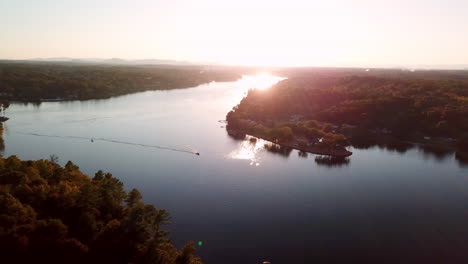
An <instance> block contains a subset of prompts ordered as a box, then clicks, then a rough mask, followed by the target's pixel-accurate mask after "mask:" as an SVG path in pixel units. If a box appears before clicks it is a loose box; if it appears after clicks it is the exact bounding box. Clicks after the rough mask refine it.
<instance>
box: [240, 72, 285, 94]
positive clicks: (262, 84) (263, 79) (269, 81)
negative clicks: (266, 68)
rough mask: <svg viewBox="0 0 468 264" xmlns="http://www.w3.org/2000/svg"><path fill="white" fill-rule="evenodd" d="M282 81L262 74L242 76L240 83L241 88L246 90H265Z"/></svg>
mask: <svg viewBox="0 0 468 264" xmlns="http://www.w3.org/2000/svg"><path fill="white" fill-rule="evenodd" d="M283 79H284V78H282V77H278V76H273V75H271V74H270V73H266V72H264V73H260V74H256V75H244V76H242V79H241V80H240V82H241V85H242V86H244V87H246V88H248V89H258V90H265V89H268V88H270V87H271V86H273V85H274V84H276V83H277V82H279V81H281V80H283Z"/></svg>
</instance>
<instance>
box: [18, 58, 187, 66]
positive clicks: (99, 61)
mask: <svg viewBox="0 0 468 264" xmlns="http://www.w3.org/2000/svg"><path fill="white" fill-rule="evenodd" d="M23 61H33V62H73V63H92V64H94V63H96V64H113V65H158V64H164V65H193V64H196V63H191V62H188V61H177V60H159V59H139V60H125V59H121V58H110V59H106V58H83V59H78V58H68V57H54V58H33V59H30V60H23Z"/></svg>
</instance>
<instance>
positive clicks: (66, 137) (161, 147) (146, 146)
mask: <svg viewBox="0 0 468 264" xmlns="http://www.w3.org/2000/svg"><path fill="white" fill-rule="evenodd" d="M16 133H18V134H22V135H28V136H36V137H51V138H65V139H81V140H89V141H91V142H95V141H104V142H109V143H116V144H124V145H131V146H139V147H145V148H155V149H161V150H170V151H175V152H182V153H188V154H194V155H197V156H198V155H200V153H199V152H197V151H195V150H189V149H182V148H177V147H169V146H160V145H148V144H140V143H134V142H127V141H120V140H114V139H108V138H94V137H80V136H60V135H46V134H39V133H26V132H16Z"/></svg>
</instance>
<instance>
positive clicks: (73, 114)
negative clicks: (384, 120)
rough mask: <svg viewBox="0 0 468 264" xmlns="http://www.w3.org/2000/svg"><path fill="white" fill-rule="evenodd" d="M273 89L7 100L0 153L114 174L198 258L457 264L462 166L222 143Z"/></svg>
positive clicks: (464, 240) (410, 156)
mask: <svg viewBox="0 0 468 264" xmlns="http://www.w3.org/2000/svg"><path fill="white" fill-rule="evenodd" d="M278 80H279V79H278V78H267V77H266V76H259V77H258V76H244V77H243V79H241V80H239V81H237V82H226V83H209V84H205V85H201V86H198V87H194V88H189V89H181V90H170V91H150V92H143V93H137V94H132V95H126V96H121V97H116V98H111V99H106V100H90V101H72V102H45V103H41V104H40V105H34V104H12V105H11V106H10V108H9V109H8V110H7V116H8V117H10V120H9V121H7V122H6V123H5V125H4V135H3V136H4V140H5V149H4V156H9V155H17V156H19V157H20V158H21V159H34V160H35V159H42V158H45V159H47V158H49V156H50V155H51V154H55V155H57V156H58V157H59V163H60V164H62V165H63V164H65V163H66V162H67V161H68V160H71V161H73V162H74V163H75V164H77V165H78V166H79V167H80V169H81V170H82V171H84V172H85V173H88V174H89V175H94V173H95V172H96V171H98V170H103V171H108V172H111V173H112V174H113V175H114V176H116V177H117V178H119V179H120V180H121V181H122V182H124V184H125V187H126V188H127V189H131V188H137V189H139V190H140V191H141V192H142V194H143V197H144V200H145V202H148V203H152V204H154V205H156V206H157V207H158V208H164V209H167V210H168V211H169V212H170V213H171V215H172V224H171V225H169V226H167V228H168V229H169V230H170V231H171V238H172V239H173V240H174V241H175V242H176V244H177V245H178V246H180V245H182V244H183V243H185V242H187V241H190V240H192V241H196V242H198V241H202V245H201V246H199V251H198V254H199V255H201V257H202V258H203V260H204V261H205V263H262V261H264V260H270V261H271V262H272V263H273V264H276V263H312V262H314V261H315V263H321V262H320V261H326V262H327V263H330V262H333V261H338V262H341V263H350V261H353V260H355V261H358V260H359V261H361V263H362V260H369V259H370V260H375V259H380V263H386V262H387V261H388V263H392V262H393V263H394V261H395V260H402V261H401V262H400V263H411V262H413V263H414V262H418V261H430V262H434V261H435V262H437V260H445V261H441V262H445V263H449V262H447V260H453V261H458V262H459V263H460V260H466V259H467V258H468V167H466V166H464V165H463V164H460V163H459V162H458V161H456V159H455V158H454V155H453V154H447V155H440V154H439V155H435V154H431V153H430V152H427V151H423V150H421V149H418V148H413V149H409V150H407V151H404V152H403V151H395V150H390V149H385V148H379V147H371V148H368V149H353V148H351V151H353V153H354V154H353V155H352V156H351V157H350V159H349V162H347V163H343V164H333V163H327V162H317V161H316V156H315V155H311V154H309V155H308V156H307V157H304V156H301V155H299V153H298V152H297V151H291V152H286V153H282V154H280V153H274V152H270V151H267V150H265V149H264V148H263V144H264V142H263V141H261V140H259V141H257V142H256V143H255V142H250V141H249V140H235V139H233V138H231V137H229V136H228V134H227V132H226V130H225V128H224V126H225V123H223V122H221V121H222V120H224V119H225V116H226V113H227V112H228V111H229V110H230V109H231V108H232V107H233V106H235V105H237V104H238V103H239V101H240V100H241V99H242V98H243V96H245V94H246V92H247V91H248V89H249V88H252V87H255V86H257V87H258V88H266V87H267V86H268V85H270V84H272V83H274V82H275V81H278ZM197 152H199V153H200V155H199V156H198V155H195V154H194V153H197ZM463 254H464V255H463ZM382 256H384V257H382ZM452 263H454V262H452Z"/></svg>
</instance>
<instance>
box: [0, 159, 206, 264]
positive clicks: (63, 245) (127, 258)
mask: <svg viewBox="0 0 468 264" xmlns="http://www.w3.org/2000/svg"><path fill="white" fill-rule="evenodd" d="M169 219H170V217H169V214H168V212H167V211H166V210H163V209H158V208H156V207H155V206H153V205H149V204H145V203H144V202H143V201H142V196H141V194H140V193H139V192H138V191H137V190H136V189H133V190H131V191H129V192H126V191H125V190H124V188H123V184H122V182H121V181H120V180H118V179H117V178H115V177H113V176H112V175H111V174H110V173H104V172H102V171H98V172H97V173H96V174H95V175H94V177H92V178H90V177H88V176H87V175H85V174H83V173H82V172H81V171H80V170H79V168H78V166H76V165H75V164H73V163H72V162H71V161H69V162H67V164H66V165H65V166H64V167H61V166H60V165H58V164H57V163H56V162H54V160H37V161H21V160H19V159H18V158H17V157H16V156H11V157H8V158H3V157H0V252H1V253H2V260H3V261H5V263H161V264H166V263H167V264H182V263H187V264H188V263H190V264H197V263H201V260H200V259H199V258H198V257H196V256H195V245H194V244H193V243H189V244H187V245H186V246H185V247H184V248H183V249H182V250H178V249H176V248H175V247H174V245H173V244H172V242H171V241H170V240H169V238H168V236H167V235H168V232H167V231H165V230H164V229H163V228H162V227H163V225H165V224H167V223H168V221H169Z"/></svg>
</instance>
